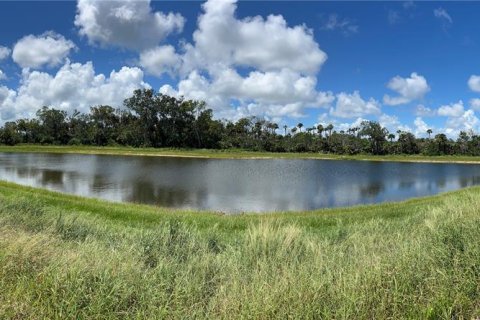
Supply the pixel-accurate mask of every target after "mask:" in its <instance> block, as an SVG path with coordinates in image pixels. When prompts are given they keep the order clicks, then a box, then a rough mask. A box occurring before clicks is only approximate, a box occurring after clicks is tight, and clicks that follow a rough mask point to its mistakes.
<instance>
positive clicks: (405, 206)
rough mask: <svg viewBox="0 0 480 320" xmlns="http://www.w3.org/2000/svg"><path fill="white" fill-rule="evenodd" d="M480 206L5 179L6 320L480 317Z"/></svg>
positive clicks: (2, 309)
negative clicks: (184, 199)
mask: <svg viewBox="0 0 480 320" xmlns="http://www.w3.org/2000/svg"><path fill="white" fill-rule="evenodd" d="M479 207H480V188H470V189H465V190H460V191H456V192H452V193H448V194H444V195H440V196H435V197H429V198H422V199H414V200H410V201H406V202H401V203H396V204H383V205H375V206H361V207H354V208H347V209H330V210H321V211H316V212H303V213H299V214H283V215H282V214H273V215H262V216H260V215H241V216H219V215H215V214H209V213H202V214H198V213H195V212H182V211H171V210H165V209H160V208H153V207H148V206H140V205H131V204H128V205H127V204H113V203H108V202H103V201H99V200H90V199H82V198H79V197H75V196H69V195H62V194H59V193H53V192H49V191H45V190H39V189H33V188H27V187H21V186H18V185H14V184H10V183H5V182H0V288H1V290H0V319H12V318H14V319H24V318H26V319H44V318H48V319H55V318H58V319H64V318H76V319H113V318H136V319H139V318H148V319H163V318H208V319H211V318H232V317H236V318H262V319H269V318H281V319H284V318H287V317H290V318H325V319H332V318H343V319H372V318H375V319H383V318H393V319H398V318H413V319H419V318H430V319H442V318H443V319H447V318H448V319H452V318H455V319H460V318H465V319H473V318H475V317H478V316H479V315H480V241H478V234H479V230H480V215H479V212H478V208H479Z"/></svg>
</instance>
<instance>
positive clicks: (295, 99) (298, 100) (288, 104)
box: [160, 68, 334, 118]
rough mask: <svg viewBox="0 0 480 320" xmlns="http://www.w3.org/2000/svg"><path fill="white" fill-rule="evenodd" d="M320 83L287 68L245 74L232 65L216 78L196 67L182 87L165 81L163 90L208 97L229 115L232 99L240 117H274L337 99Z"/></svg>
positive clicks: (296, 113) (215, 105) (197, 97)
mask: <svg viewBox="0 0 480 320" xmlns="http://www.w3.org/2000/svg"><path fill="white" fill-rule="evenodd" d="M316 83H317V82H316V78H314V77H304V76H301V75H299V74H298V73H296V72H293V71H290V70H287V69H284V70H281V71H279V72H260V71H252V72H250V73H249V74H248V75H247V76H245V77H242V76H241V75H240V74H239V73H238V72H237V71H236V70H235V69H232V68H228V69H225V70H223V71H222V72H218V73H217V74H216V75H215V76H214V77H212V78H207V77H205V76H203V75H201V74H200V73H199V72H197V71H193V72H192V73H190V75H189V76H188V77H187V78H186V79H183V80H181V81H180V82H179V84H178V90H175V89H173V88H172V87H171V86H169V85H165V86H162V87H161V88H160V92H162V93H165V94H170V95H174V96H185V97H187V98H190V99H197V100H204V101H206V102H207V103H208V104H209V105H210V106H211V107H213V109H214V110H215V111H217V112H219V113H220V114H221V116H222V117H227V118H230V117H231V116H232V115H233V114H232V113H231V112H232V111H234V109H232V108H231V107H230V105H231V101H232V100H236V101H237V102H238V104H239V106H238V107H237V108H236V109H235V113H236V114H237V117H238V115H240V116H246V115H249V114H253V115H261V114H263V113H264V114H266V115H268V116H271V117H279V116H293V117H301V116H303V115H304V114H303V110H304V109H305V108H319V107H325V106H327V105H329V104H330V103H332V102H333V100H334V96H333V94H332V93H330V92H317V91H316V90H315V86H316Z"/></svg>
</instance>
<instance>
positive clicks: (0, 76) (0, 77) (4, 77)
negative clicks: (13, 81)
mask: <svg viewBox="0 0 480 320" xmlns="http://www.w3.org/2000/svg"><path fill="white" fill-rule="evenodd" d="M5 79H7V76H6V75H5V73H4V72H3V71H2V70H0V80H5Z"/></svg>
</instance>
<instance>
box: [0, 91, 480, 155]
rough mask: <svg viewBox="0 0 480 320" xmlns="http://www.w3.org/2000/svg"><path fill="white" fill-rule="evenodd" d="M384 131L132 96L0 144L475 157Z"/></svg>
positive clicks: (28, 126) (474, 142) (457, 146)
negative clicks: (222, 113) (217, 112)
mask: <svg viewBox="0 0 480 320" xmlns="http://www.w3.org/2000/svg"><path fill="white" fill-rule="evenodd" d="M425 133H426V134H428V138H416V137H415V136H414V135H413V134H412V133H410V132H405V131H400V130H399V131H397V132H395V133H392V132H388V130H387V129H386V128H383V127H382V126H381V125H380V124H379V123H378V122H374V121H364V122H362V123H361V124H360V126H358V127H352V128H349V129H348V130H346V131H343V130H341V131H337V130H335V128H334V126H333V125H331V124H329V125H325V126H323V125H318V126H316V127H304V125H303V124H302V123H298V125H297V126H296V127H294V128H291V129H290V128H289V127H288V126H287V125H282V124H278V123H274V122H269V121H266V120H264V119H260V118H256V117H249V118H242V119H239V120H238V121H236V122H231V121H222V120H215V118H214V115H213V112H212V110H211V109H208V108H207V106H206V104H205V103H204V102H201V101H192V100H184V99H177V98H174V97H170V96H167V95H163V94H159V93H155V92H154V91H153V90H147V89H143V90H136V91H135V92H134V93H133V96H132V97H130V98H128V99H126V100H125V101H124V108H122V109H115V108H113V107H111V106H95V107H91V108H90V112H89V113H88V114H83V113H80V112H74V113H73V114H71V115H69V114H67V112H65V111H62V110H58V109H55V108H50V107H43V108H41V109H40V110H38V112H37V116H36V118H34V119H20V120H17V121H16V122H7V123H5V125H4V126H3V127H2V128H0V143H1V144H6V145H15V144H19V143H29V144H54V145H93V146H107V145H111V146H115V145H118V146H132V147H153V148H160V147H169V148H205V149H232V148H235V149H245V150H251V151H269V152H322V153H331V154H344V155H355V154H374V155H386V154H422V155H453V154H455V155H474V156H478V155H480V136H479V135H476V134H474V133H473V132H461V133H460V135H459V137H458V139H457V140H455V141H454V140H451V139H448V138H447V136H446V135H445V134H444V133H435V132H433V131H432V130H431V129H428V130H427V131H426V132H425Z"/></svg>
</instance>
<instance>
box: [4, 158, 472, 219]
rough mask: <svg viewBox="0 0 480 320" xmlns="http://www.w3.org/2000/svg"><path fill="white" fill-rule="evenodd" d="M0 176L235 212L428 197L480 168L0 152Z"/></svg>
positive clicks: (90, 193)
mask: <svg viewBox="0 0 480 320" xmlns="http://www.w3.org/2000/svg"><path fill="white" fill-rule="evenodd" d="M0 179H1V180H6V181H11V182H15V183H18V184H22V185H28V186H33V187H42V188H46V189H49V190H56V191H61V192H65V193H70V194H75V195H80V196H85V197H95V198H102V199H107V200H112V201H120V202H136V203H146V204H153V205H158V206H162V207H171V208H189V209H204V210H213V211H219V212H225V213H240V212H272V211H297V210H311V209H318V208H327V207H339V206H351V205H356V204H368V203H379V202H384V201H398V200H404V199H408V198H412V197H419V196H427V195H433V194H436V193H439V192H444V191H449V190H455V189H459V188H463V187H468V186H472V185H477V184H480V166H479V165H467V164H441V163H405V162H403V163H402V162H373V161H372V162H371V161H341V160H335V161H332V160H300V159H294V160H292V159H257V160H252V159H248V160H246V159H239V160H225V159H199V158H173V157H172V158H171V157H142V156H106V155H76V154H40V153H31V154H30V153H0Z"/></svg>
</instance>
